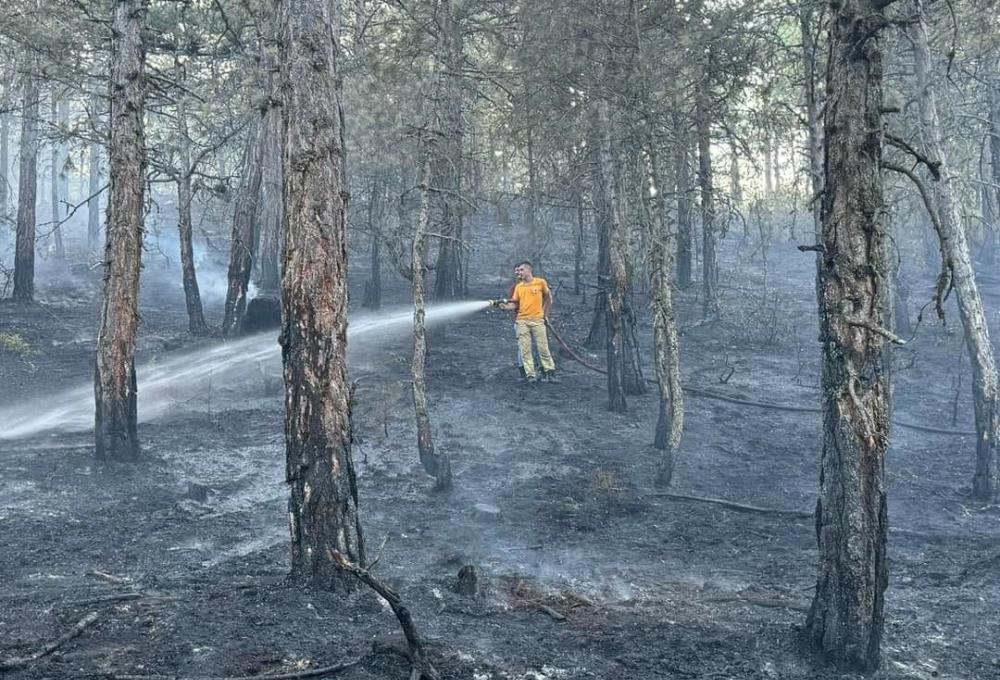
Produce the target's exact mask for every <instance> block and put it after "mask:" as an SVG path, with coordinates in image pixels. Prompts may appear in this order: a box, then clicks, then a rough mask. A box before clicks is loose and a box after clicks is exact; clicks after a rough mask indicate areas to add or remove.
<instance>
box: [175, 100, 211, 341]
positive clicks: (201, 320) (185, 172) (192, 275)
mask: <svg viewBox="0 0 1000 680" xmlns="http://www.w3.org/2000/svg"><path fill="white" fill-rule="evenodd" d="M177 125H178V128H179V129H178V133H179V135H180V139H179V140H178V141H179V144H180V162H181V168H182V171H181V174H180V175H179V176H178V177H177V213H178V214H177V217H178V219H177V231H178V237H179V240H180V250H181V253H180V255H181V280H182V284H183V286H184V304H185V306H186V307H187V314H188V331H189V332H190V333H191V335H196V336H199V335H208V326H207V325H206V324H205V313H204V311H203V309H202V305H201V293H200V292H199V290H198V275H197V273H196V272H195V268H194V244H193V243H192V242H191V239H192V235H191V231H192V220H191V201H192V200H193V199H194V196H193V194H192V192H191V173H192V172H194V168H192V167H191V139H190V137H189V136H188V126H187V110H186V108H185V106H184V103H183V102H178V104H177Z"/></svg>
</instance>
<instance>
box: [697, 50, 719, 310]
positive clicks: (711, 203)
mask: <svg viewBox="0 0 1000 680" xmlns="http://www.w3.org/2000/svg"><path fill="white" fill-rule="evenodd" d="M708 59H709V64H710V63H711V56H709V57H708ZM703 77H704V79H705V82H703V83H701V85H700V87H699V88H698V93H697V96H696V100H695V103H696V111H695V125H696V127H697V134H698V188H699V190H700V193H701V244H702V257H701V284H702V300H701V304H702V316H703V317H704V318H705V319H714V318H715V317H717V316H718V315H719V255H718V253H717V252H716V234H715V187H714V184H713V176H712V120H711V115H712V112H711V101H710V100H709V89H708V79H709V78H710V77H711V70H710V68H709V67H706V68H705V71H704V76H703Z"/></svg>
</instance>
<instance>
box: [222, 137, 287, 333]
mask: <svg viewBox="0 0 1000 680" xmlns="http://www.w3.org/2000/svg"><path fill="white" fill-rule="evenodd" d="M262 128H263V124H262V121H258V122H257V125H256V126H255V128H254V129H252V130H251V131H250V137H249V140H248V141H247V151H246V158H245V162H244V164H243V179H242V180H241V182H240V191H239V199H238V200H237V202H236V211H235V213H234V214H233V238H232V245H231V250H230V256H229V274H228V280H229V287H228V288H227V290H226V307H225V315H224V317H223V320H222V337H224V338H229V337H233V336H237V335H240V334H242V333H243V323H244V320H245V319H246V312H247V291H248V288H249V285H250V274H251V272H252V271H253V260H254V255H255V254H256V252H257V220H256V218H257V205H258V202H259V200H260V186H261V181H262V177H263V171H262V165H263V145H262V144H261V136H262V132H261V130H262ZM285 185H286V186H287V182H286V183H285ZM285 243H286V245H287V243H288V241H287V239H286V241H285Z"/></svg>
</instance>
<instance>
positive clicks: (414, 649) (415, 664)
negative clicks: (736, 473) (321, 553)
mask: <svg viewBox="0 0 1000 680" xmlns="http://www.w3.org/2000/svg"><path fill="white" fill-rule="evenodd" d="M329 552H330V558H331V559H332V560H333V561H334V562H336V563H337V566H339V567H340V568H341V569H343V570H344V571H346V572H348V573H349V574H352V575H353V576H355V577H356V578H357V579H358V580H359V581H361V582H362V583H364V584H365V585H366V586H368V587H369V588H371V589H372V590H374V591H375V592H376V593H378V594H379V595H381V596H382V598H383V599H384V600H385V601H386V602H388V603H389V607H391V608H392V613H393V614H395V615H396V618H397V619H398V620H399V625H400V627H401V628H402V629H403V635H404V636H405V637H406V644H407V647H408V648H409V650H410V663H411V664H412V669H411V671H410V680H420V679H421V678H426V679H427V680H437V679H438V673H437V671H436V670H435V669H434V666H433V665H431V662H430V661H429V660H428V659H427V652H426V651H425V650H424V644H423V642H422V641H421V640H420V635H419V634H418V633H417V628H416V626H415V625H414V623H413V617H412V616H410V610H409V609H407V608H406V605H404V604H403V600H402V598H400V596H399V595H398V594H397V593H396V591H394V590H393V589H392V588H390V587H389V586H387V585H386V584H385V583H383V582H382V581H380V580H379V579H377V578H375V576H373V575H372V573H371V572H370V571H368V570H367V569H364V568H362V567H360V566H358V565H356V564H354V563H353V562H351V561H350V560H348V559H347V557H345V556H344V555H343V553H340V552H338V551H336V550H330V551H329Z"/></svg>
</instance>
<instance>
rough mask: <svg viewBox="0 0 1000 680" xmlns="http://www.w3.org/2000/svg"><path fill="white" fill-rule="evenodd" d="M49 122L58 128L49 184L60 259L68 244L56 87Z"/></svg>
mask: <svg viewBox="0 0 1000 680" xmlns="http://www.w3.org/2000/svg"><path fill="white" fill-rule="evenodd" d="M49 123H50V124H51V125H52V129H53V130H56V131H57V132H56V136H55V138H54V139H53V140H52V148H51V149H50V154H49V169H50V170H51V173H50V174H51V177H49V179H50V180H52V181H51V182H50V184H49V199H50V200H49V206H50V213H51V215H52V220H51V222H52V238H53V240H54V241H55V246H56V248H55V256H56V257H57V258H59V259H60V260H62V259H64V258H65V257H66V246H65V245H64V244H63V237H62V225H60V224H59V213H60V210H59V203H60V199H61V196H60V195H59V189H60V186H59V171H60V169H61V167H62V163H61V154H60V150H61V149H60V146H61V142H60V141H59V139H58V137H59V135H60V134H61V130H60V129H59V96H58V95H57V94H56V91H55V87H53V89H52V96H51V97H50V98H49Z"/></svg>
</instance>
